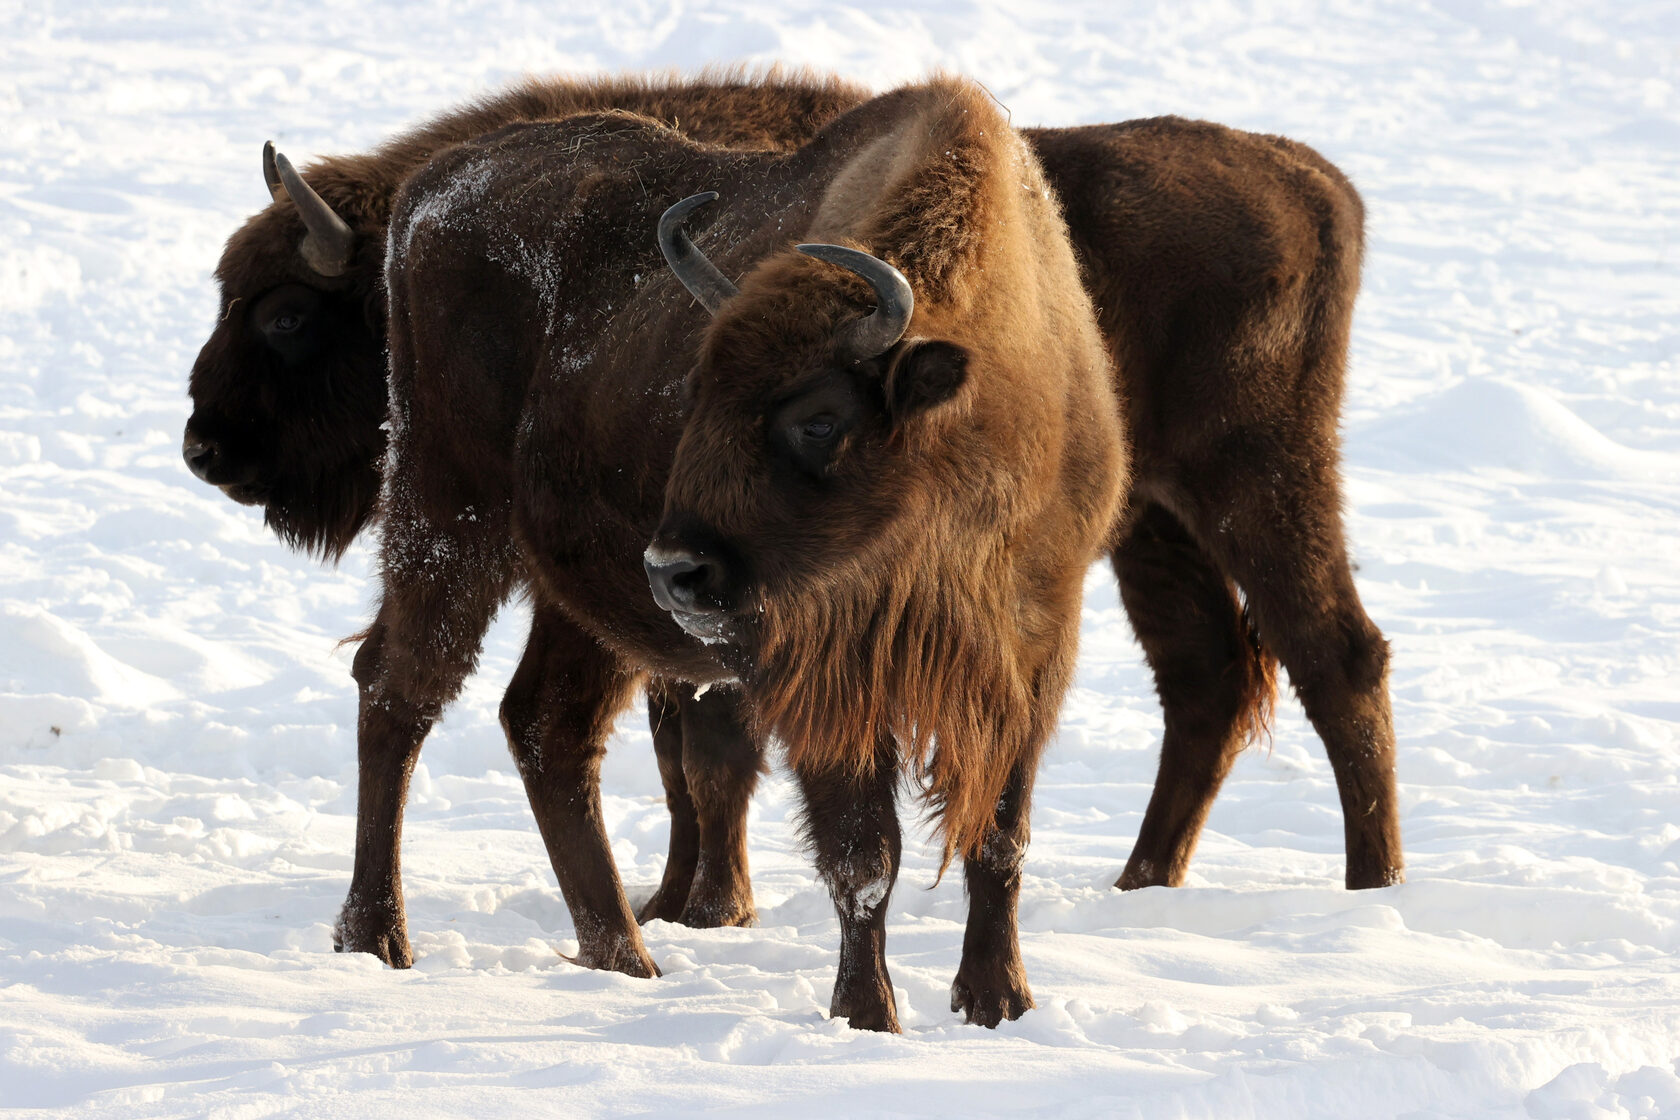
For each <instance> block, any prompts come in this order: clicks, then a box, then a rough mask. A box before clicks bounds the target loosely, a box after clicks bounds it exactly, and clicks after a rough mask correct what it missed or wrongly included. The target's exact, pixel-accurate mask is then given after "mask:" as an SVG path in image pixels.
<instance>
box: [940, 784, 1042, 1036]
mask: <svg viewBox="0 0 1680 1120" xmlns="http://www.w3.org/2000/svg"><path fill="white" fill-rule="evenodd" d="M1031 796H1032V770H1031V769H1030V768H1029V767H1024V766H1018V767H1016V768H1015V770H1014V772H1012V773H1011V774H1010V776H1009V784H1008V785H1007V786H1006V787H1004V791H1003V796H1002V797H1001V798H999V800H998V812H997V821H996V823H995V824H994V825H993V827H992V829H991V830H990V831H989V832H987V834H986V839H985V843H984V844H982V845H981V848H980V854H979V855H977V856H972V857H967V858H965V859H964V860H963V874H964V878H965V880H966V883H967V887H968V928H967V929H966V930H965V931H964V933H963V954H962V963H961V964H960V965H959V966H958V968H957V978H956V979H955V980H953V981H952V982H951V1010H952V1011H961V1012H962V1013H963V1015H964V1017H965V1018H966V1019H967V1020H968V1021H969V1022H970V1023H979V1024H980V1025H981V1026H983V1027H995V1026H997V1025H998V1024H999V1023H1001V1022H1002V1021H1003V1020H1005V1019H1019V1018H1020V1017H1021V1016H1022V1014H1023V1013H1025V1012H1026V1011H1027V1010H1029V1009H1030V1008H1032V1007H1034V1006H1035V1004H1034V1003H1033V998H1032V989H1031V988H1030V987H1028V986H1027V970H1026V967H1025V966H1024V965H1023V964H1022V963H1021V939H1020V935H1019V933H1018V931H1017V926H1016V910H1017V907H1018V905H1019V902H1020V897H1021V863H1022V861H1023V860H1025V858H1026V855H1027V841H1028V839H1029V838H1030V836H1031V829H1030V827H1029V826H1028V823H1027V806H1028V802H1029V801H1030V800H1031Z"/></svg>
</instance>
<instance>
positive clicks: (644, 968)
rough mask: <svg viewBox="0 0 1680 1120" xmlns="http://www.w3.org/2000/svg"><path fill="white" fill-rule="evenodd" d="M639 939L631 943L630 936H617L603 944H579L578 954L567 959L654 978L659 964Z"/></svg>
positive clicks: (602, 969) (605, 970) (606, 970)
mask: <svg viewBox="0 0 1680 1120" xmlns="http://www.w3.org/2000/svg"><path fill="white" fill-rule="evenodd" d="M637 941H638V943H637V944H631V943H630V940H629V939H628V938H625V937H615V938H612V939H611V940H610V941H608V942H606V943H604V944H601V945H579V946H578V952H577V956H575V957H566V959H567V960H569V961H571V962H572V963H573V964H575V965H581V966H582V967H584V968H598V969H600V970H601V971H603V972H622V973H624V975H626V976H634V977H636V978H637V979H641V980H649V979H652V978H653V977H655V976H658V975H659V966H658V965H656V964H654V963H653V958H652V957H650V956H648V953H647V950H646V949H644V948H642V946H641V944H640V943H639V942H640V939H639V938H638V939H637ZM562 955H564V954H562Z"/></svg>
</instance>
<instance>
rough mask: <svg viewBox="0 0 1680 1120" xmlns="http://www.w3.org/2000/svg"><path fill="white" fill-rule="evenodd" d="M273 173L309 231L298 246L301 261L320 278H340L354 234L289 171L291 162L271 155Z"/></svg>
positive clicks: (348, 259)
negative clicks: (306, 262)
mask: <svg viewBox="0 0 1680 1120" xmlns="http://www.w3.org/2000/svg"><path fill="white" fill-rule="evenodd" d="M274 170H275V172H276V173H278V174H279V176H280V183H281V185H282V186H283V187H285V190H286V194H287V195H288V196H290V198H291V200H292V202H293V204H294V205H296V206H297V208H298V214H299V215H301V216H302V218H303V227H304V228H305V229H307V230H308V231H309V235H308V236H307V237H305V238H304V239H303V244H301V245H299V246H298V251H299V252H300V253H302V254H303V259H304V260H306V261H308V262H309V267H310V268H313V269H314V270H315V271H316V272H319V273H320V274H321V275H322V276H341V275H343V274H344V270H345V269H346V268H349V267H350V250H351V249H353V248H355V245H356V231H355V230H352V229H351V228H350V226H349V225H348V224H346V222H345V221H344V219H343V218H341V217H339V216H338V215H337V214H335V213H333V208H332V207H331V206H328V205H327V200H326V199H324V198H322V197H321V196H320V195H318V194H316V193H315V189H314V188H313V187H311V186H310V185H309V184H308V183H306V182H304V181H303V176H302V175H299V174H298V173H297V171H296V170H294V169H293V167H292V161H291V160H289V159H287V158H286V157H285V156H283V155H281V154H280V153H279V152H275V153H274Z"/></svg>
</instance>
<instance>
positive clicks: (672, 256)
mask: <svg viewBox="0 0 1680 1120" xmlns="http://www.w3.org/2000/svg"><path fill="white" fill-rule="evenodd" d="M717 196H718V195H717V192H716V191H707V192H706V193H704V194H696V195H690V196H689V197H688V198H685V199H683V200H682V201H681V202H679V203H677V204H676V205H675V206H673V207H671V208H670V209H669V210H667V211H665V213H663V214H661V215H660V216H659V251H660V252H661V253H664V254H665V260H666V263H668V264H669V265H670V266H671V271H672V272H674V273H676V274H677V279H678V280H681V281H682V286H683V287H685V288H687V289H688V294H689V295H691V296H693V297H694V298H695V299H697V300H699V301H700V305H701V306H702V307H704V308H705V309H706V310H707V311H710V312H711V313H712V314H713V315H716V314H717V313H718V309H719V308H720V307H722V306H723V305H724V304H725V303H726V302H728V301H729V300H730V299H731V298H733V297H734V295H735V291H736V288H735V285H734V284H731V283H730V282H729V278H728V277H727V276H725V275H724V274H723V273H721V272H719V271H718V268H717V265H715V264H713V263H712V262H711V261H709V260H707V259H706V254H704V253H702V252H701V251H700V250H699V249H696V248H695V247H694V240H693V239H692V238H690V237H689V236H688V231H687V230H685V229H683V219H684V218H687V217H688V216H689V214H691V213H692V212H694V211H695V210H698V209H699V208H700V207H702V206H704V205H706V203H708V202H711V201H713V200H714V199H716V198H717Z"/></svg>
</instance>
